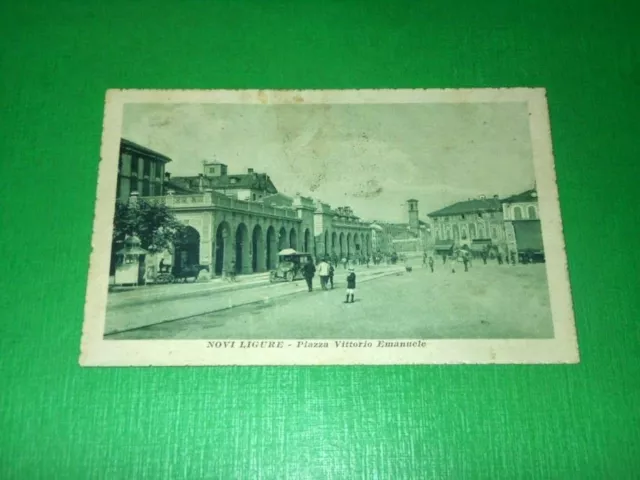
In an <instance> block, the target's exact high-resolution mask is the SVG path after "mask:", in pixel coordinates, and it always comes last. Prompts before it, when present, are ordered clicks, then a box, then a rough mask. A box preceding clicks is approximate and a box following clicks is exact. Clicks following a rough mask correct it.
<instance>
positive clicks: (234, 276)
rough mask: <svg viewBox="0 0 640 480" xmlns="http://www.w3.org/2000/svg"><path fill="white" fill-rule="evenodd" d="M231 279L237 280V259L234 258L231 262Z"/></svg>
mask: <svg viewBox="0 0 640 480" xmlns="http://www.w3.org/2000/svg"><path fill="white" fill-rule="evenodd" d="M229 281H230V282H235V281H236V261H235V260H233V259H232V260H231V262H229Z"/></svg>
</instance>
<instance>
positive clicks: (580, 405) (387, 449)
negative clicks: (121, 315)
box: [0, 0, 640, 480]
mask: <svg viewBox="0 0 640 480" xmlns="http://www.w3.org/2000/svg"><path fill="white" fill-rule="evenodd" d="M635 3H637V2H633V3H632V2H626V4H625V3H624V2H607V1H604V0H603V1H599V2H593V1H565V2H562V1H557V0H537V1H529V0H527V1H518V2H512V1H509V0H504V1H490V2H478V1H471V0H469V1H466V2H463V1H432V2H422V3H420V2H410V1H395V2H388V3H384V2H380V1H375V0H371V1H369V2H365V1H343V2H337V1H328V0H325V1H316V2H311V1H307V2H302V1H300V2H282V1H271V2H267V1H245V2H231V1H229V2H205V1H195V0H183V1H176V2H171V1H168V0H159V1H156V2H151V1H133V0H129V1H123V0H112V1H109V2H97V1H95V2H94V1H84V2H81V1H71V0H67V1H58V0H56V1H50V2H44V1H43V2H29V1H26V0H25V1H22V2H16V1H8V2H7V1H5V2H3V4H2V6H0V18H1V20H0V28H1V35H0V42H1V46H2V48H1V57H0V58H1V63H0V67H1V68H0V82H1V83H2V87H1V93H0V99H1V107H2V115H1V122H2V123H1V127H2V128H1V130H0V165H1V175H0V178H1V179H2V188H1V189H0V202H1V205H0V207H1V208H0V216H1V217H0V220H1V223H0V225H1V227H0V228H1V236H0V239H1V245H2V252H3V255H2V260H1V261H0V272H1V273H2V277H1V278H2V289H1V290H0V312H2V314H1V315H2V321H1V322H0V347H1V366H0V372H1V377H0V388H1V391H0V421H1V423H0V478H2V479H25V480H31V479H36V478H44V479H51V478H73V479H75V478H77V479H88V478H91V479H93V478H105V479H138V478H145V479H146V478H150V479H162V478H172V479H173V478H176V479H180V478H215V479H233V478H248V479H258V478H260V479H280V478H301V479H306V478H310V479H326V478H335V479H343V478H366V479H403V478H417V479H422V478H450V479H463V478H464V479H466V478H470V479H476V478H477V479H495V478H506V479H512V478H513V479H520V478H531V479H568V478H580V479H590V478H594V479H609V478H616V479H619V478H638V476H640V472H639V471H638V470H639V469H638V467H639V466H640V428H639V427H640V345H639V343H640V327H639V319H640V315H639V302H638V299H637V293H638V282H637V279H638V271H639V269H638V266H639V265H638V264H639V258H640V256H639V254H638V250H637V238H638V233H640V232H639V228H638V224H639V222H638V221H637V218H638V215H637V211H638V210H637V208H638V207H637V205H638V201H637V199H638V196H637V184H638V181H637V179H638V178H639V174H640V168H639V166H638V159H639V157H638V151H639V149H638V142H639V141H640V132H639V129H638V127H639V122H638V116H637V115H638V107H639V106H640V105H639V88H638V87H639V86H640V65H639V61H638V58H639V57H638V52H639V49H638V44H639V41H638V24H637V22H636V20H635V17H636V16H638V12H637V8H634V7H635ZM634 10H635V11H634ZM496 86H543V87H546V88H547V89H548V96H549V103H550V115H551V123H552V128H553V140H554V150H555V157H556V169H557V174H558V186H559V191H560V201H561V208H562V214H563V218H564V226H565V238H566V245H567V251H568V258H569V265H570V276H571V281H572V288H573V294H574V302H575V314H576V318H577V327H578V333H579V339H580V347H581V354H582V363H581V364H579V365H573V366H561V365H560V366H415V367H383V368H380V367H335V368H333V367H332V368H206V367H200V368H121V369H117V368H113V369H81V368H80V367H78V354H79V342H80V333H81V326H82V315H83V302H84V294H85V287H86V275H87V265H88V258H89V253H90V248H91V247H90V240H91V227H92V217H93V209H94V194H95V186H96V179H97V165H98V159H99V152H100V137H101V131H102V115H103V105H104V93H105V90H106V89H107V88H378V87H384V88H389V87H392V88H400V87H402V88H421V87H496Z"/></svg>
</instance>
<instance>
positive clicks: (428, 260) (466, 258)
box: [422, 248, 516, 273]
mask: <svg viewBox="0 0 640 480" xmlns="http://www.w3.org/2000/svg"><path fill="white" fill-rule="evenodd" d="M479 256H480V259H481V260H482V263H483V264H485V265H486V264H487V260H488V258H489V252H487V251H482V252H480V255H479ZM505 256H506V259H505V258H504V257H503V255H502V252H501V251H499V250H498V251H497V252H496V253H495V259H496V260H497V262H498V265H502V264H503V263H505V262H506V263H507V264H509V263H511V265H515V264H516V254H515V252H507V254H506V255H505ZM447 259H448V260H449V263H450V264H451V272H452V273H456V263H461V264H463V265H464V271H465V272H468V271H469V267H470V266H471V261H472V255H471V252H470V251H469V250H467V249H465V248H460V249H458V250H455V251H454V252H451V253H448V254H447V253H443V254H442V264H443V265H445V264H446V263H447ZM434 263H435V261H434V258H433V256H432V255H429V254H427V253H425V254H424V255H423V257H422V266H423V267H426V266H427V265H428V266H429V268H430V269H431V271H432V272H433V269H434Z"/></svg>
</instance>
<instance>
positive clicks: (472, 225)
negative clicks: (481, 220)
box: [469, 223, 476, 238]
mask: <svg viewBox="0 0 640 480" xmlns="http://www.w3.org/2000/svg"><path fill="white" fill-rule="evenodd" d="M469 236H470V237H471V238H476V224H475V223H470V224H469Z"/></svg>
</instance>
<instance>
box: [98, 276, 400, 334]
mask: <svg viewBox="0 0 640 480" xmlns="http://www.w3.org/2000/svg"><path fill="white" fill-rule="evenodd" d="M404 273H405V272H404V271H401V270H398V271H393V272H381V273H380V274H378V275H373V276H371V277H368V278H363V279H362V280H359V281H358V283H361V284H362V283H367V282H370V281H371V280H376V279H378V278H382V277H388V276H391V275H396V276H401V275H404ZM306 290H307V288H306V287H301V288H299V289H296V290H294V291H292V292H286V293H283V294H281V295H277V296H273V297H269V299H272V298H284V297H289V296H291V295H295V294H297V293H303V292H305V291H306ZM264 301H265V299H263V298H262V299H259V300H250V301H247V302H241V303H237V304H235V305H231V306H227V307H220V308H216V309H213V310H208V311H206V312H202V313H197V314H195V315H187V316H186V317H179V318H171V319H169V320H161V321H159V322H156V323H150V324H148V325H143V326H139V327H133V328H126V329H122V330H113V331H110V332H108V333H107V332H105V333H104V334H103V336H104V337H108V336H109V335H115V334H118V333H125V332H133V331H135V330H142V329H143V328H149V327H154V326H156V325H164V324H166V323H172V322H178V321H180V320H187V319H189V318H194V317H200V316H202V315H210V314H212V313H217V312H224V311H226V310H231V309H232V308H238V307H246V306H249V305H255V304H258V303H264Z"/></svg>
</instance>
